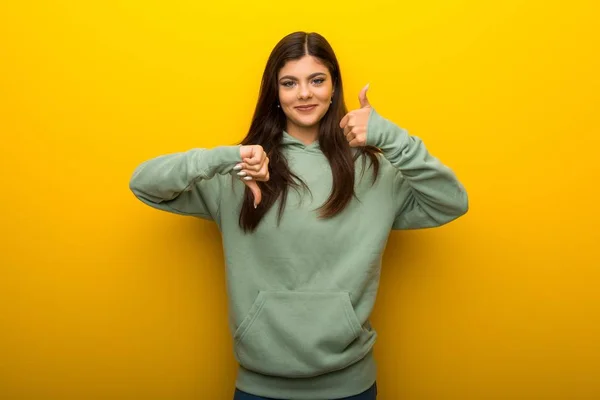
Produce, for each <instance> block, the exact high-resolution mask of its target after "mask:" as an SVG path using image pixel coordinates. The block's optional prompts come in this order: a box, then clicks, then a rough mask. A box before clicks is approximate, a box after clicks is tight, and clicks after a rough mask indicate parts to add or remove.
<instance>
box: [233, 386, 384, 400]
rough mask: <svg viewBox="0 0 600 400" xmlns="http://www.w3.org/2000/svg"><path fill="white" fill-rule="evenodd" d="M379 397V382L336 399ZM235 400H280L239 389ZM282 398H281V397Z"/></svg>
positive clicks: (358, 399)
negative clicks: (358, 391)
mask: <svg viewBox="0 0 600 400" xmlns="http://www.w3.org/2000/svg"><path fill="white" fill-rule="evenodd" d="M376 399H377V382H375V383H374V384H373V386H371V387H370V388H368V389H367V390H366V391H364V392H362V393H359V394H357V395H354V396H350V397H344V398H342V399H335V400H376ZM233 400H278V399H272V398H270V397H260V396H254V395H253V394H250V393H246V392H242V391H241V390H239V389H235V394H234V395H233ZM279 400H281V399H279Z"/></svg>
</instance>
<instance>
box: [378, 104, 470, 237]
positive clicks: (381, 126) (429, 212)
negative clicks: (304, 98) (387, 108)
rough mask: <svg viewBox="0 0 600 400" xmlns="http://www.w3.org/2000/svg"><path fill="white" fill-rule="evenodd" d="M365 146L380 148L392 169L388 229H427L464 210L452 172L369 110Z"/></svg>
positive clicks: (402, 131) (463, 198)
mask: <svg viewBox="0 0 600 400" xmlns="http://www.w3.org/2000/svg"><path fill="white" fill-rule="evenodd" d="M367 145H371V146H375V147H378V148H379V149H381V151H382V152H383V155H384V156H385V158H386V159H387V160H388V161H389V162H390V164H391V165H392V166H393V167H394V168H395V169H396V176H395V178H394V187H393V192H392V195H393V197H394V203H395V204H396V216H395V219H394V222H393V225H392V229H419V228H431V227H437V226H440V225H443V224H446V223H448V222H450V221H452V220H454V219H456V218H458V217H460V216H461V215H463V214H465V213H466V212H467V210H468V207H469V206H468V197H467V193H466V191H465V189H464V187H463V185H462V184H461V183H460V182H459V181H458V179H457V177H456V175H455V174H454V172H453V171H452V170H451V169H450V168H448V167H447V166H445V165H444V164H442V163H441V162H440V161H439V160H438V159H437V158H435V157H433V156H432V155H431V154H429V152H428V151H427V149H426V148H425V145H424V143H423V141H422V140H421V139H420V138H418V137H416V136H411V135H409V134H408V132H407V131H406V130H405V129H403V128H400V127H398V126H397V125H396V124H394V123H393V122H391V121H389V120H387V119H385V118H383V117H382V116H380V115H379V114H378V113H377V112H376V111H375V110H374V109H372V110H371V115H370V116H369V122H368V126H367Z"/></svg>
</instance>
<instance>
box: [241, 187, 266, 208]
mask: <svg viewBox="0 0 600 400" xmlns="http://www.w3.org/2000/svg"><path fill="white" fill-rule="evenodd" d="M243 182H244V185H246V186H248V188H250V191H251V192H252V196H253V197H254V208H256V207H257V206H258V205H259V204H260V202H261V201H262V193H261V191H260V188H259V187H258V183H256V182H255V181H243Z"/></svg>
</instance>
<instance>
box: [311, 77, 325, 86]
mask: <svg viewBox="0 0 600 400" xmlns="http://www.w3.org/2000/svg"><path fill="white" fill-rule="evenodd" d="M323 82H325V79H324V78H317V79H314V80H313V83H314V84H315V85H317V86H318V85H320V84H322V83H323Z"/></svg>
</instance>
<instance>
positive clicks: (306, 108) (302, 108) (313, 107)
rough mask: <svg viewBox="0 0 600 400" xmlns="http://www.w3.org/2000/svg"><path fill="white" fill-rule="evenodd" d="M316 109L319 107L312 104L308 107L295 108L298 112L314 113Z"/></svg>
mask: <svg viewBox="0 0 600 400" xmlns="http://www.w3.org/2000/svg"><path fill="white" fill-rule="evenodd" d="M316 107H317V105H316V104H311V105H306V106H298V107H295V108H296V110H299V111H312V110H314V109H315V108H316Z"/></svg>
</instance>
